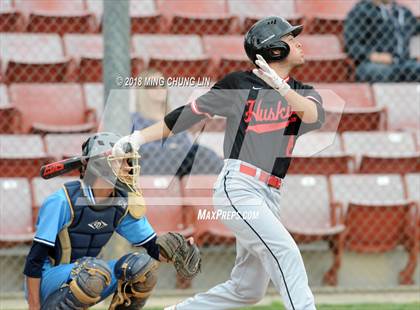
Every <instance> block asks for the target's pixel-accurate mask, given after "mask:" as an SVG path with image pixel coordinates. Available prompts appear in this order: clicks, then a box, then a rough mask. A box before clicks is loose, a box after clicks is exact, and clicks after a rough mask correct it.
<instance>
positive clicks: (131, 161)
mask: <svg viewBox="0 0 420 310" xmlns="http://www.w3.org/2000/svg"><path fill="white" fill-rule="evenodd" d="M119 139H120V136H119V135H116V134H114V133H111V132H101V133H97V134H95V135H93V136H91V137H89V139H87V140H86V141H85V142H84V143H83V145H82V154H83V156H90V157H91V156H95V155H98V154H102V153H105V152H110V151H111V150H112V147H113V146H114V145H115V143H116V142H117V141H118V140H119ZM139 159H140V155H139V153H138V152H137V150H134V149H133V148H132V146H131V144H128V143H127V145H126V146H125V154H124V155H121V156H114V155H105V156H103V157H102V156H101V157H99V158H91V159H89V161H88V163H87V165H86V167H84V168H82V170H81V174H80V177H81V178H82V179H83V181H84V182H85V183H87V184H89V185H92V184H93V182H94V181H95V180H96V178H98V177H100V178H103V179H105V180H106V181H107V182H108V183H109V184H111V185H112V186H113V187H115V188H117V189H119V190H122V191H129V192H135V193H139V190H138V187H137V179H138V176H139V174H140V164H139Z"/></svg>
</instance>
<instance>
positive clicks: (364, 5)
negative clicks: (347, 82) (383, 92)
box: [344, 0, 420, 83]
mask: <svg viewBox="0 0 420 310" xmlns="http://www.w3.org/2000/svg"><path fill="white" fill-rule="evenodd" d="M418 33H420V24H419V21H417V20H416V18H415V17H414V16H413V14H412V13H411V12H410V10H409V9H408V8H406V7H404V6H402V5H399V4H397V3H396V2H395V1H392V0H362V1H360V2H359V3H358V4H357V5H356V6H355V7H354V8H353V9H352V10H351V11H350V12H349V14H348V16H347V18H346V21H345V23H344V41H345V49H346V51H347V53H348V54H349V56H350V57H351V58H353V60H354V61H355V63H356V66H357V68H356V79H357V80H358V81H361V82H371V83H373V82H393V81H394V82H399V81H417V82H418V81H420V62H419V59H411V58H410V55H409V53H410V48H409V45H410V39H411V37H412V36H413V35H415V34H418Z"/></svg>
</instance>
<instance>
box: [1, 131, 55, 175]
mask: <svg viewBox="0 0 420 310" xmlns="http://www.w3.org/2000/svg"><path fill="white" fill-rule="evenodd" d="M0 146H1V153H0V177H25V178H32V177H34V176H38V175H39V169H40V168H41V166H42V165H44V164H46V163H48V162H50V161H52V160H53V159H52V158H50V157H48V156H47V154H46V153H45V151H44V145H43V142H42V138H41V136H39V135H0Z"/></svg>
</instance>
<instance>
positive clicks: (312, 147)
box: [288, 132, 354, 175]
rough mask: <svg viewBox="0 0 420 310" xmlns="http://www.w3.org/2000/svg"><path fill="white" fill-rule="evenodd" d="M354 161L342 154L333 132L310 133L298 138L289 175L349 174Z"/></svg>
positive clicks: (338, 140)
mask: <svg viewBox="0 0 420 310" xmlns="http://www.w3.org/2000/svg"><path fill="white" fill-rule="evenodd" d="M352 165H354V160H353V158H352V157H351V156H348V155H347V154H345V153H344V152H343V148H342V145H341V139H340V136H339V135H337V134H336V133H335V132H311V133H307V134H304V135H302V136H300V137H299V138H298V139H297V141H296V144H295V147H294V149H293V159H292V162H291V164H290V167H289V170H288V173H291V174H324V175H330V174H338V173H349V172H350V170H351V167H352Z"/></svg>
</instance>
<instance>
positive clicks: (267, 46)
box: [244, 16, 303, 63]
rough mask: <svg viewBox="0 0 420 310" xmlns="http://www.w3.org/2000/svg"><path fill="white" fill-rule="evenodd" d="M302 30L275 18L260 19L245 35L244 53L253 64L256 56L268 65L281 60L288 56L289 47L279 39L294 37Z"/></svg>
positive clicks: (299, 26)
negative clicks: (258, 55)
mask: <svg viewBox="0 0 420 310" xmlns="http://www.w3.org/2000/svg"><path fill="white" fill-rule="evenodd" d="M302 29H303V26H302V25H298V26H292V25H290V24H289V22H288V21H287V20H285V19H284V18H281V17H277V16H270V17H267V18H264V19H261V20H259V21H258V22H256V23H255V24H254V25H252V27H251V28H250V29H249V30H248V32H247V33H246V34H245V40H244V47H245V52H246V54H247V55H248V58H249V59H250V60H251V61H252V62H253V63H255V60H256V55H257V54H260V55H261V56H262V57H264V59H265V60H266V61H267V62H268V63H269V62H273V61H277V60H283V59H285V58H286V57H287V55H289V52H290V47H289V45H288V44H287V43H286V42H283V41H281V40H280V38H281V37H283V36H285V35H288V34H291V35H293V36H295V37H296V36H297V35H298V34H299V33H301V32H302Z"/></svg>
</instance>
